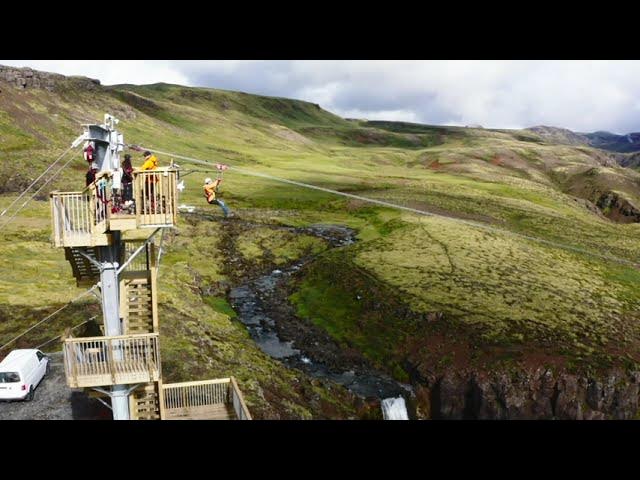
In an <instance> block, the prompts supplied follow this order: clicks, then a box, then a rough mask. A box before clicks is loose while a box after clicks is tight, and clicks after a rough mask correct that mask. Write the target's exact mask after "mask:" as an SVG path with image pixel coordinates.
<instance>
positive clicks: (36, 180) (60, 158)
mask: <svg viewBox="0 0 640 480" xmlns="http://www.w3.org/2000/svg"><path fill="white" fill-rule="evenodd" d="M72 148H73V145H71V146H70V147H69V148H67V149H66V150H65V151H64V152H62V154H61V155H60V156H59V157H58V158H57V159H56V160H55V161H54V162H53V163H52V164H51V165H49V167H47V169H46V170H45V171H44V172H42V173H41V174H40V176H39V177H38V178H36V179H35V180H34V181H33V182H31V185H29V186H28V187H27V188H26V189H25V190H24V191H23V192H22V193H21V194H20V195H19V196H18V198H16V199H15V200H14V201H13V202H11V205H9V206H8V207H7V208H5V209H4V210H3V211H2V213H0V217H3V216H4V214H5V213H7V211H8V210H10V209H11V208H12V207H13V206H14V205H15V204H16V203H18V202H19V201H20V199H21V198H22V197H24V196H25V194H26V193H27V192H28V191H29V190H31V188H32V187H33V186H34V185H35V184H36V183H38V182H39V181H40V179H41V178H42V177H44V176H45V175H46V174H47V172H48V171H49V170H51V169H52V168H53V167H55V166H56V164H57V163H58V162H59V161H60V160H62V159H63V158H64V156H65V155H66V154H67V153H69V150H71V149H72Z"/></svg>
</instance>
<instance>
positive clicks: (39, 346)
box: [36, 315, 98, 350]
mask: <svg viewBox="0 0 640 480" xmlns="http://www.w3.org/2000/svg"><path fill="white" fill-rule="evenodd" d="M96 318H98V315H94V316H93V317H91V318H90V319H88V320H85V321H84V322H82V323H79V324H78V325H75V326H73V327H71V330H75V329H76V328H78V327H81V326H82V325H84V324H85V323H89V322H91V321H92V320H95V319H96ZM60 337H62V335H58V336H57V337H55V338H52V339H51V340H47V341H46V342H44V343H41V344H40V345H38V346H37V347H36V348H37V349H38V350H40V349H41V348H42V347H44V346H45V345H48V344H49V343H51V342H53V341H54V340H57V339H59V338H60Z"/></svg>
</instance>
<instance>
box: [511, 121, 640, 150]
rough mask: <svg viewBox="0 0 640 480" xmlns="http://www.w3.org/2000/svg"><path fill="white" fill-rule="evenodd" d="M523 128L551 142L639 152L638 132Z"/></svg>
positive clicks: (538, 127)
mask: <svg viewBox="0 0 640 480" xmlns="http://www.w3.org/2000/svg"><path fill="white" fill-rule="evenodd" d="M524 130H525V131H528V132H532V133H535V134H536V135H538V136H539V137H541V138H542V139H543V140H544V141H547V142H551V143H561V144H566V145H585V146H590V147H594V148H600V149H602V150H607V151H610V152H618V153H632V152H640V132H634V133H627V134H625V135H618V134H615V133H611V132H605V131H597V132H593V133H578V132H573V131H571V130H568V129H566V128H559V127H550V126H546V125H538V126H535V127H529V128H525V129H524Z"/></svg>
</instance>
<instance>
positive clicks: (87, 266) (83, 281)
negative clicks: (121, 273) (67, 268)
mask: <svg viewBox="0 0 640 480" xmlns="http://www.w3.org/2000/svg"><path fill="white" fill-rule="evenodd" d="M80 252H82V253H84V254H85V255H87V256H88V257H90V258H93V259H94V260H97V249H96V248H93V247H67V248H65V249H64V256H65V258H66V259H67V260H68V261H69V263H70V264H71V270H72V271H73V276H74V277H75V279H76V284H77V285H78V286H79V287H90V286H92V285H95V283H96V282H98V280H100V270H98V267H97V266H96V265H95V264H94V263H92V262H91V261H90V260H89V259H87V258H86V257H85V256H83V255H82V254H81V253H80Z"/></svg>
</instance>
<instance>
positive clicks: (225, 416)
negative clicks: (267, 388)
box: [165, 403, 238, 420]
mask: <svg viewBox="0 0 640 480" xmlns="http://www.w3.org/2000/svg"><path fill="white" fill-rule="evenodd" d="M237 419H238V417H237V415H236V412H235V411H234V410H233V405H232V404H225V403H218V404H215V405H204V406H200V407H191V408H171V409H167V410H165V420H237Z"/></svg>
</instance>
